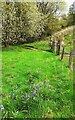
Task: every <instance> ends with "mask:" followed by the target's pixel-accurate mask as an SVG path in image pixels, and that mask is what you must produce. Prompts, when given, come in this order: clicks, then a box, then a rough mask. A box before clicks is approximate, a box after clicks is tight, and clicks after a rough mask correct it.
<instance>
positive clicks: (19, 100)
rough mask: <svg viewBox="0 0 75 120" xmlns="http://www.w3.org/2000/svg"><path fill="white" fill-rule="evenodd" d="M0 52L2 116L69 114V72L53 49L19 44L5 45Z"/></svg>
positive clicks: (70, 91) (64, 62)
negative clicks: (37, 48) (34, 48)
mask: <svg viewBox="0 0 75 120" xmlns="http://www.w3.org/2000/svg"><path fill="white" fill-rule="evenodd" d="M2 55H3V105H4V108H5V110H4V111H3V116H4V117H5V116H6V117H18V118H21V117H22V118H26V117H28V118H30V117H32V118H34V117H36V118H40V117H47V118H50V117H51V118H52V117H55V118H60V117H61V118H63V117H67V118H68V117H70V116H71V114H72V101H71V99H72V93H73V91H72V74H71V72H70V70H69V68H68V64H66V61H62V62H61V61H60V57H59V56H56V55H54V54H52V53H49V52H39V51H30V50H26V49H25V48H23V47H22V46H14V47H12V46H10V47H9V48H4V49H3V54H2ZM38 85H40V92H39V88H38V87H37V86H38ZM35 89H36V90H37V91H36V94H35V95H34V97H33V98H31V94H32V92H33V91H34V90H35ZM26 94H28V95H29V98H28V99H27V98H25V96H26ZM26 100H28V101H27V103H25V101H26Z"/></svg>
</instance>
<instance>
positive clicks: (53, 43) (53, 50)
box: [51, 41, 55, 53]
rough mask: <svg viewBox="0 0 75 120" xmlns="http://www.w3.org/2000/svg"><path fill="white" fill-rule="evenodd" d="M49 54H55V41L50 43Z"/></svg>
mask: <svg viewBox="0 0 75 120" xmlns="http://www.w3.org/2000/svg"><path fill="white" fill-rule="evenodd" d="M51 52H52V53H54V52H55V41H52V44H51Z"/></svg>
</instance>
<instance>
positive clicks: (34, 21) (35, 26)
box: [2, 2, 44, 44]
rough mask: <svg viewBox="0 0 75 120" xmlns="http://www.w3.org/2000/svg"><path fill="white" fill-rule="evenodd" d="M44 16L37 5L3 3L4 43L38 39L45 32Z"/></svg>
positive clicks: (32, 3)
mask: <svg viewBox="0 0 75 120" xmlns="http://www.w3.org/2000/svg"><path fill="white" fill-rule="evenodd" d="M43 28H44V22H43V16H42V14H41V13H39V12H38V9H37V6H36V3H34V2H31V3H27V2H26V3H20V2H15V3H3V20H2V32H3V40H4V42H5V43H6V42H8V44H9V43H10V42H12V43H13V42H16V43H18V42H19V41H22V40H23V41H26V40H28V38H32V37H33V38H37V37H38V36H39V35H41V33H42V32H43V31H44V29H43Z"/></svg>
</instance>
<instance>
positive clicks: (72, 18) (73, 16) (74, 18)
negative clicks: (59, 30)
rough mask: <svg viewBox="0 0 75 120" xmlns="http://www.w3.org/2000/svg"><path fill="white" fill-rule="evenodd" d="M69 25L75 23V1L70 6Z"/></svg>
mask: <svg viewBox="0 0 75 120" xmlns="http://www.w3.org/2000/svg"><path fill="white" fill-rule="evenodd" d="M68 25H69V26H71V25H75V1H74V2H73V4H72V5H71V6H70V8H69V13H68Z"/></svg>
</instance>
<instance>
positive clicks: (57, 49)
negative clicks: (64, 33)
mask: <svg viewBox="0 0 75 120" xmlns="http://www.w3.org/2000/svg"><path fill="white" fill-rule="evenodd" d="M56 54H57V55H60V40H58V42H57V48H56Z"/></svg>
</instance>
